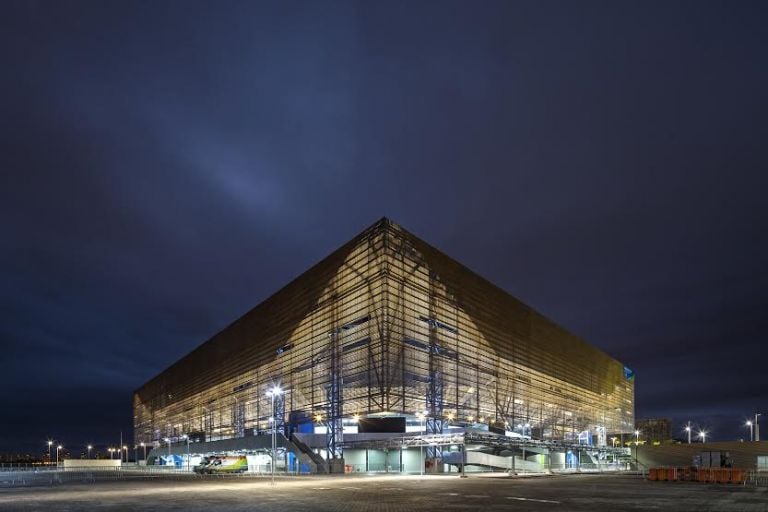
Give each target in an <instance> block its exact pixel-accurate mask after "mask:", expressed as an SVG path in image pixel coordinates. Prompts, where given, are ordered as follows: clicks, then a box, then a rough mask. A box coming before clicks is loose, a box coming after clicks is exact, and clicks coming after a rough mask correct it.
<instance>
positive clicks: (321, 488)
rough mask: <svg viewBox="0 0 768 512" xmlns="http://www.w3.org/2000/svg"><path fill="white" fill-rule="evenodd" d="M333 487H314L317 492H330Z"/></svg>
mask: <svg viewBox="0 0 768 512" xmlns="http://www.w3.org/2000/svg"><path fill="white" fill-rule="evenodd" d="M331 489H332V487H314V490H316V491H330V490H331Z"/></svg>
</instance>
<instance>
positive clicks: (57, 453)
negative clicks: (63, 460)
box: [56, 445, 62, 467]
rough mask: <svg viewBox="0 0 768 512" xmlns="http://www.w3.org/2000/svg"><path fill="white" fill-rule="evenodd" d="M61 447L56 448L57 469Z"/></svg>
mask: <svg viewBox="0 0 768 512" xmlns="http://www.w3.org/2000/svg"><path fill="white" fill-rule="evenodd" d="M61 448H62V447H61V445H58V446H56V467H59V450H61Z"/></svg>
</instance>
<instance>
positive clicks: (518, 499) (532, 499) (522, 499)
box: [507, 496, 561, 503]
mask: <svg viewBox="0 0 768 512" xmlns="http://www.w3.org/2000/svg"><path fill="white" fill-rule="evenodd" d="M507 499H508V500H517V501H535V502H536V503H561V502H559V501H555V500H538V499H536V498H521V497H519V496H507Z"/></svg>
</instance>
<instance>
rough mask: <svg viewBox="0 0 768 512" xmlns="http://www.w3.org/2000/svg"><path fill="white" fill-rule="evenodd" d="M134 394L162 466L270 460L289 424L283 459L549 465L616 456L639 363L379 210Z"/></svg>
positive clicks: (629, 427) (142, 431)
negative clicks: (604, 348) (223, 457)
mask: <svg viewBox="0 0 768 512" xmlns="http://www.w3.org/2000/svg"><path fill="white" fill-rule="evenodd" d="M273 389H276V390H278V391H279V392H278V393H270V390H273ZM133 402H134V425H135V441H136V444H137V445H139V444H141V443H144V444H145V445H147V446H152V447H154V450H152V454H153V456H152V457H150V458H151V459H153V460H151V461H150V462H155V463H163V464H171V463H173V462H172V460H173V458H174V456H176V457H182V458H183V457H184V456H185V455H186V454H187V453H189V454H195V455H204V454H212V453H229V454H231V453H239V454H249V455H253V456H254V457H256V456H258V455H259V454H261V455H262V457H263V456H264V453H267V452H269V449H270V448H271V444H270V438H272V435H271V434H272V432H273V428H276V432H277V433H278V435H277V436H275V437H276V438H278V439H277V445H278V447H279V449H280V450H281V453H282V454H284V455H285V457H281V459H280V461H279V462H278V463H277V465H278V466H283V468H284V469H286V470H289V469H291V468H294V469H297V470H304V471H306V470H309V471H341V470H343V469H342V467H343V466H345V467H346V470H347V471H350V470H352V471H362V470H365V471H374V470H387V471H390V470H391V471H415V472H418V471H420V470H423V468H424V467H425V466H426V467H427V468H428V470H430V471H451V470H453V469H455V468H462V467H465V466H466V467H470V466H472V465H474V466H476V467H484V466H489V467H505V466H504V464H516V466H515V467H519V468H520V470H526V469H530V470H535V468H536V467H539V466H543V465H551V467H555V466H556V465H557V464H560V465H561V466H563V467H568V466H569V465H573V464H574V463H577V464H583V463H584V461H585V460H589V461H591V462H592V463H597V464H601V463H603V464H608V463H610V462H611V461H612V460H613V461H616V460H617V453H618V451H617V450H614V452H613V453H612V452H611V450H612V448H611V447H610V446H607V445H611V444H615V443H611V442H610V441H608V442H606V439H610V438H611V436H620V435H622V434H625V433H629V432H632V431H633V426H634V375H633V374H632V372H631V371H630V370H629V369H628V368H626V367H625V366H624V365H622V364H621V363H620V362H618V361H616V360H614V359H612V358H611V357H610V356H608V355H606V354H605V353H603V352H601V351H600V350H598V349H596V348H595V347H592V346H590V345H589V344H587V343H586V342H584V341H583V340H581V339H580V338H578V337H576V336H574V335H572V334H570V333H569V332H567V331H566V330H564V329H563V328H561V327H559V326H558V325H556V324H555V323H553V322H552V321H550V320H548V319H547V318H545V317H544V316H542V315H541V314H539V313H537V312H536V311H534V310H532V309H531V308H530V307H528V306H526V305H525V304H523V303H522V302H520V301H519V300H517V299H515V298H514V297H512V296H510V295H509V294H507V293H506V292H504V291H503V290H501V289H500V288H498V287H496V286H494V285H493V284H491V283H490V282H488V281H487V280H485V279H483V278H482V277H480V276H478V275H477V274H475V273H473V272H472V271H470V270H469V269H467V268H465V267H464V266H462V265H461V264H459V263H457V262H456V261H454V260H452V259H451V258H449V257H448V256H446V255H444V254H442V253H441V252H439V251H438V250H436V249H435V248H433V247H431V246H430V245H428V244H427V243H425V242H423V241H422V240H420V239H419V238H417V237H416V236H414V235H412V234H411V233H409V232H407V231H406V230H404V229H403V228H402V227H400V226H399V225H397V224H395V223H393V222H391V221H390V220H388V219H381V220H380V221H378V222H377V223H375V224H374V225H373V226H371V227H370V228H368V229H366V230H365V231H364V232H362V233H361V234H359V235H358V236H356V237H355V238H354V239H353V240H352V241H350V242H349V243H347V244H345V245H344V246H343V247H341V248H340V249H338V250H336V251H335V252H334V253H333V254H331V255H330V256H328V257H326V258H325V259H324V260H322V261H321V262H320V263H318V264H316V265H315V266H314V267H312V268H311V269H309V270H308V271H306V272H305V273H304V274H302V275H301V276H299V277H298V278H296V279H295V280H294V281H292V282H291V283H290V284H288V285H287V286H285V287H284V288H282V289H281V290H279V291H278V292H277V293H275V294H274V295H273V296H271V297H270V298H268V299H267V300H265V301H264V302H262V303H261V304H260V305H258V306H256V307H255V308H254V309H252V310H251V311H249V312H248V313H246V314H245V315H244V316H242V317H241V318H239V319H238V320H236V321H235V322H234V323H233V324H231V325H230V326H228V327H227V328H225V329H224V330H223V331H221V332H220V333H218V334H216V335H215V336H214V337H213V338H211V339H210V340H208V341H207V342H205V343H203V344H202V345H201V346H199V347H198V348H197V349H195V350H194V351H192V352H191V353H190V354H188V355H186V356H185V357H183V358H182V359H180V360H179V361H178V362H176V363H175V364H173V365H172V366H170V367H169V368H168V369H166V370H165V371H163V372H162V373H160V374H159V375H157V376H156V377H155V378H153V379H152V380H150V381H149V382H147V383H146V384H144V385H143V386H142V387H141V388H140V389H139V390H137V391H136V392H135V394H134V399H133ZM273 411H274V412H273ZM273 418H274V421H273ZM462 446H463V447H464V449H463V450H462V449H461V448H462ZM422 447H423V448H424V449H425V451H422ZM414 448H416V449H415V451H414ZM462 452H463V453H462ZM421 453H424V455H423V456H422V455H420V454H421ZM520 455H522V457H520ZM545 456H546V457H545ZM422 457H423V458H422ZM553 457H554V458H553ZM584 457H587V459H584ZM249 460H250V459H249ZM254 460H255V459H254ZM574 461H576V462H574ZM262 462H264V463H265V464H269V461H268V460H267V459H263V460H262ZM176 464H179V462H178V460H177V462H176ZM187 464H189V462H187Z"/></svg>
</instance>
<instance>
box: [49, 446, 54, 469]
mask: <svg viewBox="0 0 768 512" xmlns="http://www.w3.org/2000/svg"><path fill="white" fill-rule="evenodd" d="M52 444H53V441H48V465H49V466H50V465H51V445H52Z"/></svg>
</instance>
